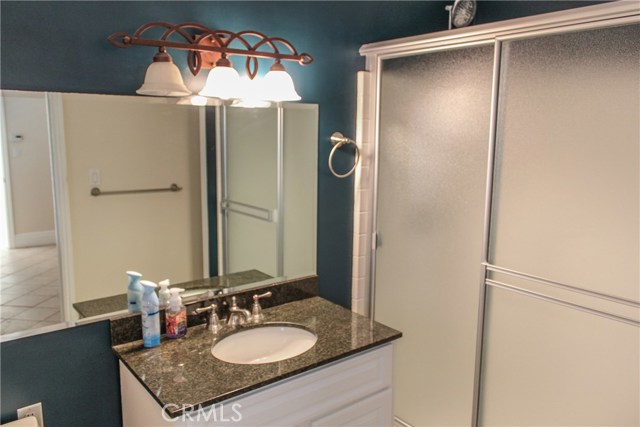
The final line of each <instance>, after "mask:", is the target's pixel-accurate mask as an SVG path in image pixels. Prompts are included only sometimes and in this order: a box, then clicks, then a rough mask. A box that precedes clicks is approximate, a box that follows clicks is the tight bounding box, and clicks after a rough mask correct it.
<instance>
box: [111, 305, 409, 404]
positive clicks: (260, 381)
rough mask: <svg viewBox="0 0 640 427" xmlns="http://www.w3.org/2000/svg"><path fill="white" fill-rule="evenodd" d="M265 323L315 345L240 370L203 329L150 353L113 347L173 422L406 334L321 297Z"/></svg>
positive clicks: (274, 313) (274, 311)
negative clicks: (307, 334)
mask: <svg viewBox="0 0 640 427" xmlns="http://www.w3.org/2000/svg"><path fill="white" fill-rule="evenodd" d="M264 314H265V322H294V323H299V324H302V325H304V326H305V327H307V328H308V329H310V330H312V331H314V332H315V333H316V334H317V336H318V341H317V342H316V345H315V346H314V347H312V348H311V349H310V350H308V351H307V352H305V353H303V354H301V355H299V356H296V357H293V358H291V359H287V360H283V361H280V362H273V363H266V364H260V365H239V364H233V363H227V362H223V361H221V360H219V359H216V358H215V357H213V355H212V354H211V347H212V345H213V343H214V335H213V333H212V332H210V331H208V330H207V329H206V327H205V326H204V325H200V326H196V327H192V328H189V330H188V331H187V336H186V337H184V338H181V339H177V340H172V339H166V338H165V337H164V336H163V337H162V343H161V345H160V346H159V347H155V348H150V349H146V348H144V347H143V346H142V341H141V340H139V341H134V342H131V343H127V344H121V345H117V346H114V347H113V350H114V352H115V353H116V355H117V356H118V357H119V358H120V360H121V361H122V362H123V363H124V364H125V365H126V366H127V368H128V369H129V370H130V371H131V372H132V373H133V374H134V375H135V376H136V377H137V378H138V380H140V382H141V383H142V384H143V386H144V387H145V388H146V389H147V390H148V391H149V392H150V393H151V395H152V396H153V397H154V398H155V400H156V401H157V402H158V403H159V405H160V406H162V407H164V406H165V405H168V404H170V403H171V404H172V405H169V406H168V407H167V408H168V409H167V413H168V415H169V416H170V417H178V416H179V415H181V414H182V413H183V412H184V409H183V408H184V407H185V406H190V405H193V406H196V407H197V406H199V405H201V406H202V407H206V406H208V405H212V404H214V403H218V402H222V401H224V400H226V399H229V398H232V397H236V396H239V395H241V394H243V393H246V392H248V391H251V390H255V389H257V388H259V387H262V386H264V385H267V384H271V383H274V382H276V381H279V380H282V379H284V378H288V377H291V376H293V375H296V374H299V373H302V372H305V371H307V370H310V369H313V368H316V367H319V366H322V365H326V364H328V363H330V362H333V361H336V360H339V359H342V358H345V357H347V356H350V355H353V354H356V353H359V352H362V351H365V350H367V349H370V348H373V347H376V346H379V345H381V344H384V343H387V342H390V341H393V340H395V339H397V338H400V337H401V336H402V333H400V332H398V331H396V330H395V329H391V328H389V327H387V326H384V325H382V324H380V323H377V322H375V321H372V320H370V319H368V318H366V317H363V316H360V315H358V314H355V313H352V312H351V311H349V310H347V309H345V308H343V307H341V306H338V305H336V304H333V303H331V302H329V301H327V300H325V299H322V298H320V297H313V298H307V299H303V300H300V301H295V302H291V303H288V304H284V305H280V306H277V307H272V308H269V309H265V310H264Z"/></svg>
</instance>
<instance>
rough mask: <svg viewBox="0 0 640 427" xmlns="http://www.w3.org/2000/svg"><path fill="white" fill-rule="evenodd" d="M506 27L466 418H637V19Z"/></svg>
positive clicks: (613, 421) (619, 421)
mask: <svg viewBox="0 0 640 427" xmlns="http://www.w3.org/2000/svg"><path fill="white" fill-rule="evenodd" d="M520 37H521V38H522V37H524V38H522V39H514V40H507V41H504V42H503V44H502V67H501V78H500V99H499V116H498V132H497V142H496V144H497V145H496V147H497V152H496V159H495V171H496V172H495V176H494V197H493V201H494V203H493V206H492V227H491V230H492V232H491V250H490V258H489V261H490V263H491V264H492V265H491V266H490V267H489V271H490V274H489V277H488V280H487V285H489V287H488V289H487V307H488V309H487V312H486V313H487V315H486V319H485V341H484V352H483V364H482V382H481V384H482V389H481V393H480V395H481V406H480V421H481V424H483V425H537V426H544V425H563V426H584V425H602V426H603V425H607V426H631V425H639V423H640V403H639V402H640V328H639V325H640V323H639V322H640V309H639V308H640V209H639V206H640V25H638V24H633V25H625V26H618V27H611V28H600V29H591V30H582V31H577V32H571V33H563V34H552V35H543V36H540V35H535V36H533V37H531V36H530V37H526V36H522V35H521V36H520ZM532 402H535V404H532Z"/></svg>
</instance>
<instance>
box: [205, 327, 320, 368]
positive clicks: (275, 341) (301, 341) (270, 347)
mask: <svg viewBox="0 0 640 427" xmlns="http://www.w3.org/2000/svg"><path fill="white" fill-rule="evenodd" d="M317 339H318V337H317V336H316V334H314V333H313V332H311V331H308V330H306V329H303V328H302V327H298V326H293V325H287V324H273V325H268V324H267V325H264V326H259V327H254V328H249V329H241V330H240V331H239V332H235V333H233V334H231V335H229V336H227V337H224V338H223V339H221V340H220V341H219V342H218V343H216V344H215V345H214V346H213V348H212V349H211V354H213V355H214V356H215V357H217V358H218V359H220V360H223V361H225V362H229V363H239V364H243V365H254V364H260V363H271V362H278V361H280V360H285V359H290V358H292V357H294V356H298V355H299V354H302V353H304V352H305V351H307V350H309V349H310V348H311V347H313V346H314V345H315V343H316V340H317Z"/></svg>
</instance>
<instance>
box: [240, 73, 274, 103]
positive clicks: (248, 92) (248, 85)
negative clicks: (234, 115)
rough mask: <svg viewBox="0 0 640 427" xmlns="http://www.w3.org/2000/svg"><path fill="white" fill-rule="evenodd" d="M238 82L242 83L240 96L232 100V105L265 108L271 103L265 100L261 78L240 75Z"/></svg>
mask: <svg viewBox="0 0 640 427" xmlns="http://www.w3.org/2000/svg"><path fill="white" fill-rule="evenodd" d="M240 82H241V84H242V92H241V97H240V98H239V99H238V100H236V101H234V103H233V104H232V106H233V107H244V108H266V107H269V106H270V105H271V102H269V101H266V98H265V95H264V90H263V80H262V79H260V78H259V77H254V78H253V79H250V78H249V77H248V76H242V77H241V78H240Z"/></svg>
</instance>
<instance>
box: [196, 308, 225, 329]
mask: <svg viewBox="0 0 640 427" xmlns="http://www.w3.org/2000/svg"><path fill="white" fill-rule="evenodd" d="M217 310H218V306H217V305H216V304H211V305H210V306H208V307H202V308H196V309H195V311H194V312H195V313H196V314H200V313H206V312H209V316H208V317H207V329H209V330H210V331H211V332H213V333H214V334H215V333H218V332H219V331H220V329H222V326H223V325H222V323H221V322H220V319H219V318H218V313H217V312H216V311H217Z"/></svg>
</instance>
